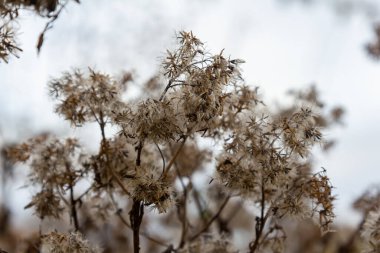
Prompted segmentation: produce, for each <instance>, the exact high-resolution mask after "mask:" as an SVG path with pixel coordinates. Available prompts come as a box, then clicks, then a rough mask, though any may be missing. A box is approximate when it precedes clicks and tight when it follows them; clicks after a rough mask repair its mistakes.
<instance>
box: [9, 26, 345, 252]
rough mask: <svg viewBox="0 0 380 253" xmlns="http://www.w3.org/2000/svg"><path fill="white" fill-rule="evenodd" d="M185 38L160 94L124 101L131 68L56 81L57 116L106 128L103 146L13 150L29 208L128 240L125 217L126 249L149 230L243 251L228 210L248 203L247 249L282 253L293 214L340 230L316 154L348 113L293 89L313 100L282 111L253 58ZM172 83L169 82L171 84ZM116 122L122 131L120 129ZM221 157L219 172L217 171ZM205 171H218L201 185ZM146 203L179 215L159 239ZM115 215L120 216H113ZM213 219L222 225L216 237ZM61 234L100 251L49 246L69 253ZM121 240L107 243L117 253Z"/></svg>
mask: <svg viewBox="0 0 380 253" xmlns="http://www.w3.org/2000/svg"><path fill="white" fill-rule="evenodd" d="M178 43H179V47H178V48H177V49H175V50H173V51H168V52H167V57H166V58H165V60H164V62H163V73H164V77H163V78H162V79H160V78H154V79H151V80H149V81H148V83H147V85H145V86H144V87H145V88H147V87H148V89H149V87H153V88H152V89H154V90H157V87H162V93H161V94H159V95H158V96H156V97H149V98H145V99H140V100H137V101H135V100H133V101H132V100H129V101H128V100H124V99H123V96H122V94H123V92H125V91H126V90H127V87H128V82H130V81H132V80H131V78H130V75H124V78H123V80H121V81H120V80H117V79H114V78H112V77H110V76H108V75H106V74H102V73H98V72H96V71H93V70H91V69H90V70H89V71H88V72H87V73H83V72H81V71H79V70H74V71H73V72H70V73H65V74H64V75H63V76H62V77H61V78H58V79H54V80H52V81H51V82H50V84H49V88H50V91H51V95H52V97H54V98H55V99H56V100H57V106H56V112H57V113H58V114H59V115H61V116H63V117H64V118H65V119H66V120H68V121H69V122H70V123H71V124H72V126H74V127H80V126H82V125H84V124H86V123H90V122H95V123H96V124H98V126H99V129H100V133H101V143H100V145H99V152H98V153H96V154H86V153H85V152H84V151H83V149H82V148H81V147H80V146H79V144H78V141H77V140H75V139H66V140H63V141H62V140H59V139H57V138H55V137H52V136H48V135H43V136H39V137H36V138H33V139H31V140H30V141H28V142H26V143H24V144H21V145H18V146H15V147H13V148H10V149H9V150H8V155H9V156H10V157H11V158H12V159H13V160H14V161H20V162H26V163H28V164H29V165H30V176H29V179H30V182H31V183H32V184H33V185H35V186H37V189H38V191H37V193H36V194H35V195H34V196H33V198H32V201H31V202H30V203H29V204H28V205H27V206H26V208H34V210H35V213H36V214H37V215H38V217H40V218H41V219H42V221H43V220H44V219H45V218H58V219H59V218H60V219H63V215H64V214H69V217H70V222H71V224H72V229H73V230H75V231H77V233H79V232H81V233H83V234H85V235H90V234H94V233H95V234H96V233H97V234H98V235H99V234H101V233H102V228H105V226H106V225H105V224H108V225H107V226H108V229H109V226H111V227H112V228H113V230H112V231H114V233H116V231H118V232H119V237H123V236H124V237H125V234H127V232H125V231H124V230H123V229H121V228H120V224H122V225H125V227H126V228H127V229H130V230H131V231H132V236H131V238H132V239H130V240H128V238H126V239H124V240H121V241H122V242H120V241H112V243H113V244H114V245H116V244H118V243H119V244H123V243H124V244H123V245H124V248H123V251H122V252H126V250H127V249H126V247H128V245H129V246H130V247H131V248H133V252H135V253H136V252H139V250H140V246H141V245H142V244H141V242H140V237H143V238H146V239H147V240H148V242H149V243H146V244H147V245H148V246H146V247H147V248H148V249H147V250H148V252H166V253H169V252H181V253H185V252H189V253H190V252H191V253H195V252H197V253H198V252H236V250H234V249H233V247H232V245H231V243H230V242H229V240H228V239H229V238H228V236H230V235H231V233H232V230H233V229H234V227H233V225H229V223H230V222H231V220H232V219H233V215H231V217H229V218H228V217H227V218H226V217H224V216H223V215H222V213H223V210H224V209H227V207H229V208H231V207H232V205H234V206H236V203H240V204H239V205H238V206H237V207H236V208H238V210H235V211H234V213H236V212H239V211H241V210H245V212H246V213H247V216H248V217H249V218H248V219H249V223H252V227H250V228H249V229H248V231H249V233H250V237H251V240H250V242H249V243H248V245H246V250H248V251H249V252H251V253H252V252H264V251H265V252H270V251H273V252H280V251H282V250H283V249H284V239H285V238H286V231H285V229H284V228H283V226H282V222H283V221H285V220H287V219H289V218H292V217H296V218H297V219H313V220H314V221H316V223H318V224H319V226H320V228H321V230H322V232H323V233H326V232H328V231H329V228H330V225H331V222H332V220H333V218H334V212H333V201H334V195H333V193H332V186H331V183H330V181H329V179H328V177H327V175H326V173H325V171H321V172H318V173H313V172H312V168H311V154H310V152H311V150H312V148H313V147H314V146H315V145H316V144H323V143H322V142H321V139H322V135H321V129H323V128H326V127H328V126H330V125H331V123H334V122H338V121H339V118H340V116H341V114H342V111H340V110H339V109H334V110H332V111H331V114H330V115H322V114H316V113H314V112H313V111H312V109H317V110H320V111H322V108H323V104H322V103H320V102H319V101H318V99H317V92H316V90H315V88H311V89H310V90H309V91H308V92H306V93H293V95H295V97H296V98H297V99H298V101H302V104H303V106H301V107H300V108H298V107H291V108H287V109H284V110H280V111H278V112H270V111H269V109H268V108H266V107H265V106H264V104H263V102H262V101H261V100H260V99H259V96H258V94H257V89H251V88H250V87H248V86H246V85H245V84H244V81H243V79H242V77H241V73H240V71H239V69H240V65H241V63H243V61H242V60H240V59H230V58H229V57H226V56H225V55H224V54H223V51H221V52H220V53H218V54H215V55H213V54H210V53H208V52H207V51H206V50H205V48H204V45H203V43H202V42H201V41H200V40H199V39H198V38H196V37H195V36H194V35H193V34H192V33H191V32H180V33H179V34H178ZM164 79H166V85H162V84H161V83H160V82H161V80H164ZM109 126H112V127H113V128H116V129H118V132H117V134H115V135H111V134H110V131H108V130H109ZM203 139H205V140H207V139H209V140H213V141H214V142H215V145H216V147H219V148H221V149H222V151H220V152H215V154H213V153H212V152H210V150H207V149H202V148H200V143H201V142H202V140H203ZM325 144H328V142H326V143H325ZM212 165H215V170H214V171H213V172H212V173H213V174H210V173H208V172H206V170H205V169H206V168H210V167H211V166H212ZM202 170H203V173H197V172H200V171H202ZM209 171H210V170H209ZM197 175H203V177H204V176H205V175H206V177H207V175H208V176H211V177H212V178H214V179H211V180H208V181H210V182H209V184H207V183H206V185H204V186H202V187H199V186H198V183H197V180H195V179H194V178H195V177H196V176H197ZM200 181H202V180H200ZM81 182H85V183H84V184H86V185H87V186H88V188H87V189H85V188H84V187H83V185H81ZM206 192H209V193H210V194H206ZM236 199H238V200H237V201H238V202H236V201H235V202H234V200H236ZM207 203H210V204H207ZM211 203H214V204H211ZM146 207H151V208H152V209H156V210H158V212H159V213H165V212H166V213H169V216H165V215H164V214H162V215H161V216H159V217H155V220H157V221H158V222H159V224H157V226H163V227H164V230H165V233H160V236H158V235H157V237H160V238H161V239H157V238H153V237H152V236H151V235H149V234H147V233H146V232H144V231H143V230H142V229H144V228H145V227H147V226H148V225H147V223H148V224H149V221H151V220H152V219H153V218H152V217H153V216H152V215H150V214H149V213H148V214H146V213H145V209H146ZM127 208H128V209H129V210H130V211H129V213H128V214H129V221H128V219H126V218H125V217H124V215H125V214H126V213H125V209H127ZM253 209H254V210H253ZM144 215H145V216H144ZM115 216H116V217H117V218H118V219H119V222H116V223H115V222H114V223H112V222H111V220H112V218H113V217H115ZM173 217H178V222H174V221H173ZM170 218H171V219H170ZM144 221H145V222H144ZM109 224H114V225H109ZM213 224H218V227H219V230H217V231H214V233H211V234H210V233H208V232H210V231H212V227H213ZM245 224H247V222H245ZM94 231H96V232H94ZM122 231H124V232H122ZM120 233H121V234H120ZM123 233H125V234H124V235H123ZM218 234H219V235H218ZM106 237H107V236H106ZM108 237H109V235H108ZM124 237H123V238H124ZM165 237H166V238H165ZM168 237H169V238H168ZM78 238H79V239H78ZM169 240H170V242H171V243H167V242H166V241H169ZM174 240H178V243H173V241H174ZM57 241H58V242H62V247H63V248H64V249H66V248H65V247H71V246H68V245H67V242H68V241H73V242H75V243H73V245H78V248H76V249H70V250H71V251H70V252H95V251H91V250H90V249H89V248H88V247H87V246H86V245H87V244H86V243H85V242H84V241H83V240H82V239H80V236H79V235H78V234H59V233H58V232H53V233H50V234H48V235H44V236H43V237H42V244H43V245H44V244H48V245H50V246H49V247H55V248H54V250H55V251H54V252H64V250H63V251H62V249H61V251H60V249H59V248H57V245H56V244H57ZM109 241H110V240H107V241H103V242H102V243H101V244H102V245H101V246H102V247H104V248H108V249H111V250H112V252H117V251H116V250H115V249H113V248H112V247H113V246H112V245H108V244H107V243H109ZM51 245H52V246H51ZM152 245H154V246H152ZM81 247H83V248H81ZM160 247H161V248H160Z"/></svg>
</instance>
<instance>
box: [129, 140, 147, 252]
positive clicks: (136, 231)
mask: <svg viewBox="0 0 380 253" xmlns="http://www.w3.org/2000/svg"><path fill="white" fill-rule="evenodd" d="M142 149H143V141H140V142H139V145H138V146H137V158H136V167H137V166H140V165H141V151H142ZM143 216H144V203H143V202H142V201H140V200H137V199H135V198H134V199H133V204H132V209H131V211H130V212H129V219H130V222H131V227H132V231H133V252H134V253H139V251H140V226H141V222H142V219H143Z"/></svg>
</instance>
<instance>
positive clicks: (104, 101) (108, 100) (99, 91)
mask: <svg viewBox="0 0 380 253" xmlns="http://www.w3.org/2000/svg"><path fill="white" fill-rule="evenodd" d="M123 87H124V86H123V84H122V83H117V82H116V81H114V80H113V79H112V78H111V77H110V76H108V75H105V74H102V73H99V72H95V71H94V70H92V69H89V73H88V75H85V74H83V73H82V72H80V71H79V70H78V69H77V70H74V71H73V73H68V72H67V73H65V74H64V75H63V77H62V78H60V79H54V80H52V81H51V82H50V83H49V90H50V94H51V95H52V97H54V98H55V99H57V100H58V101H59V103H58V105H57V107H56V112H57V113H58V114H60V115H62V116H64V117H65V119H66V120H69V121H70V122H71V124H72V125H74V126H81V125H82V124H84V123H86V122H93V121H96V122H98V123H99V124H103V125H104V124H105V123H106V122H107V120H109V119H110V118H112V117H113V116H114V113H113V111H114V110H116V108H118V106H120V103H121V98H120V96H121V91H122V90H123ZM115 107H116V108H115Z"/></svg>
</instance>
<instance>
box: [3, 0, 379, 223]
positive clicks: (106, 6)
mask: <svg viewBox="0 0 380 253" xmlns="http://www.w3.org/2000/svg"><path fill="white" fill-rule="evenodd" d="M302 2H305V1H302V0H299V1H296V0H287V1H285V0H282V1H281V0H257V1H252V0H241V1H240V0H239V1H237V0H234V1H228V0H203V1H201V0H197V1H189V0H178V1H172V0H165V1H161V0H160V1H148V0H144V1H142V0H139V1H123V0H114V1H109V0H91V1H90V0H82V4H81V5H77V4H75V3H71V4H70V5H69V6H68V7H67V10H66V12H64V13H63V14H62V15H61V16H60V17H59V19H58V20H57V21H56V23H55V25H54V28H53V29H52V30H50V31H49V32H48V33H47V35H46V38H45V43H44V45H43V48H42V52H41V54H40V55H39V56H37V54H36V49H35V45H36V40H37V37H38V34H39V32H40V31H41V30H42V29H43V27H44V25H45V21H44V20H41V19H40V18H38V17H35V16H33V15H28V14H27V15H25V16H23V17H22V20H21V22H20V24H19V25H20V31H19V39H20V42H21V47H22V48H23V50H24V52H22V53H21V54H20V59H15V58H14V59H12V60H11V61H10V63H9V64H4V63H0V77H1V84H0V101H1V104H0V129H1V132H2V136H3V139H5V140H16V139H22V138H25V137H29V136H30V131H32V132H38V131H43V130H49V131H53V132H55V133H57V134H69V133H74V134H77V135H80V136H82V137H83V138H84V139H85V140H87V141H88V142H90V141H93V132H92V131H91V129H90V128H85V129H79V130H70V128H69V126H68V124H67V123H62V122H63V121H62V119H60V118H58V117H57V116H56V115H54V114H53V103H52V101H51V100H50V99H49V98H48V96H47V89H46V83H47V82H48V80H49V78H51V77H58V76H59V75H60V73H61V72H63V71H66V70H70V68H71V67H86V66H90V67H95V68H96V69H98V70H101V71H106V72H109V73H111V74H118V73H119V72H120V71H122V70H134V71H135V72H136V74H137V76H138V81H142V80H145V79H147V78H149V77H150V76H151V75H152V74H154V73H156V71H157V70H158V66H159V63H160V59H161V58H162V56H163V55H164V52H165V49H166V48H169V47H172V46H173V41H174V32H175V31H178V30H192V31H193V32H194V34H195V35H197V36H198V37H199V38H200V39H201V40H202V41H205V42H206V46H207V48H208V49H210V51H213V52H219V51H220V50H221V49H223V48H225V52H226V53H227V54H228V55H231V56H232V57H233V58H242V59H244V60H245V61H246V64H244V66H243V70H244V72H243V75H244V77H245V79H246V81H247V82H248V83H249V84H252V85H255V86H260V89H261V92H262V94H263V95H264V100H265V101H267V102H269V104H270V103H273V102H274V101H275V100H280V101H281V99H283V98H284V94H285V92H286V91H287V90H288V89H290V88H300V87H307V86H309V85H310V84H311V83H316V84H317V87H318V88H319V90H320V91H321V94H322V99H323V100H324V101H326V102H327V104H329V105H332V106H333V105H342V106H344V108H345V109H346V112H347V114H346V116H345V119H344V122H345V126H344V127H340V128H336V129H335V130H333V131H330V132H327V133H325V134H326V135H327V136H328V137H334V138H336V139H338V141H339V142H338V144H337V145H336V146H335V148H334V149H333V150H332V151H331V152H330V153H329V154H328V155H326V156H324V157H321V158H319V160H318V165H319V166H323V167H324V168H326V169H327V170H328V174H329V175H330V176H331V179H332V182H333V184H334V185H335V186H336V191H335V192H336V194H337V195H338V201H337V213H338V217H339V219H338V221H349V222H357V219H358V216H355V215H354V214H353V213H352V211H350V205H351V203H352V201H353V200H354V199H355V198H356V197H357V196H359V195H360V194H361V193H362V192H363V191H364V190H365V189H366V188H367V187H368V186H369V185H371V184H375V183H380V173H379V167H378V166H379V161H378V156H379V147H378V145H379V140H380V137H379V135H378V130H379V127H380V114H379V112H380V88H379V87H380V86H379V84H380V75H379V70H380V62H375V61H373V60H372V59H371V58H370V57H368V55H367V54H366V53H365V51H364V50H363V48H364V45H365V43H367V42H369V41H371V40H372V39H373V34H372V30H371V28H372V24H373V22H374V21H375V20H376V19H378V17H377V16H376V15H377V14H376V8H379V7H380V4H377V6H376V4H375V7H376V8H373V7H372V6H371V7H370V8H364V7H362V6H359V7H358V9H353V10H350V9H346V11H347V10H348V12H345V13H343V12H342V8H338V9H337V8H334V6H333V5H331V4H328V3H327V2H331V1H319V4H317V3H314V4H309V5H307V4H303V3H302ZM310 2H313V1H310ZM338 2H345V1H344V0H341V1H338ZM351 2H352V3H354V4H355V3H359V2H362V3H363V2H364V1H361V0H358V1H354V0H351ZM365 2H366V3H367V2H371V1H365ZM372 2H373V3H376V1H372ZM367 7H368V6H367ZM25 201H27V200H25V199H23V198H22V197H20V198H17V200H16V201H14V203H15V206H17V205H25Z"/></svg>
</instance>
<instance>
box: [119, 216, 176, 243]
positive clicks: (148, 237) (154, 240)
mask: <svg viewBox="0 0 380 253" xmlns="http://www.w3.org/2000/svg"><path fill="white" fill-rule="evenodd" d="M116 215H117V217H119V219H120V220H121V222H122V223H123V224H124V225H125V226H126V227H127V228H129V229H132V227H131V225H130V224H129V223H128V222H127V221H126V220H125V219H124V217H123V215H122V214H121V209H119V210H118V211H117V212H116ZM140 235H141V236H143V237H145V238H146V239H148V240H149V241H151V242H153V243H155V244H158V245H161V246H163V247H169V245H168V244H166V243H164V242H161V241H160V240H158V239H156V238H153V237H151V236H150V235H149V234H147V233H145V232H140Z"/></svg>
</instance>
